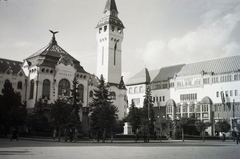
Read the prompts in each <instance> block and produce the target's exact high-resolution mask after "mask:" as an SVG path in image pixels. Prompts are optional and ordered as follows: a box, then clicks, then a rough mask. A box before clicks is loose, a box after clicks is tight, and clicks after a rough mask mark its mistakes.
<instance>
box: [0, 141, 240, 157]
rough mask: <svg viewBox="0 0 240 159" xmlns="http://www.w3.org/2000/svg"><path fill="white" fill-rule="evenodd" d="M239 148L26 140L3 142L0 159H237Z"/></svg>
mask: <svg viewBox="0 0 240 159" xmlns="http://www.w3.org/2000/svg"><path fill="white" fill-rule="evenodd" d="M239 156H240V145H236V143H234V142H233V141H232V140H228V141H226V142H222V141H220V140H218V141H216V140H215V141H205V142H203V141H200V140H191V141H190V140H187V141H185V142H182V141H179V140H175V141H174V140H163V141H162V142H161V143H160V142H159V141H156V140H153V141H151V142H150V143H143V141H139V142H138V143H135V142H134V141H116V142H113V143H109V142H108V143H93V142H92V141H80V142H77V143H69V142H67V143H66V142H57V141H53V140H38V139H35V140H32V139H24V140H21V138H20V140H19V141H15V140H14V141H12V142H11V141H9V140H8V139H0V158H3V159H13V158H18V159H40V158H41V159H42V158H53V159H55V158H56V159H65V158H71V159H75V158H78V159H79V158H81V159H85V158H86V159H92V158H93V159H95V158H98V159H118V158H127V159H128V158H129V159H145V158H147V159H155V158H158V159H175V158H178V159H198V158H199V159H208V158H209V159H237V158H239Z"/></svg>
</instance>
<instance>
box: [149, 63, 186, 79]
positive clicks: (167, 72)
mask: <svg viewBox="0 0 240 159" xmlns="http://www.w3.org/2000/svg"><path fill="white" fill-rule="evenodd" d="M184 65H185V64H180V65H175V66H168V67H163V68H161V69H160V71H159V73H158V75H157V76H156V77H155V78H154V79H153V81H152V83H156V82H160V81H165V80H168V79H169V78H173V77H174V75H176V74H177V73H178V72H179V71H180V70H181V69H182V67H183V66H184Z"/></svg>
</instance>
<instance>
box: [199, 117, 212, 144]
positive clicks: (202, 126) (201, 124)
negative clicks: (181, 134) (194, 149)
mask: <svg viewBox="0 0 240 159" xmlns="http://www.w3.org/2000/svg"><path fill="white" fill-rule="evenodd" d="M211 125H212V123H211V122H203V121H196V122H195V126H196V129H197V131H198V132H202V137H203V141H204V136H205V130H206V129H207V128H208V127H209V126H211Z"/></svg>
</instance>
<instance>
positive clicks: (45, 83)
mask: <svg viewBox="0 0 240 159" xmlns="http://www.w3.org/2000/svg"><path fill="white" fill-rule="evenodd" d="M45 97H47V98H48V99H50V81H49V80H48V79H45V80H44V81H43V89H42V98H45Z"/></svg>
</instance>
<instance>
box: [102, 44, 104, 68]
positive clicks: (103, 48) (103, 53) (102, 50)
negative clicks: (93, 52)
mask: <svg viewBox="0 0 240 159" xmlns="http://www.w3.org/2000/svg"><path fill="white" fill-rule="evenodd" d="M103 63H104V47H102V65H103Z"/></svg>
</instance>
